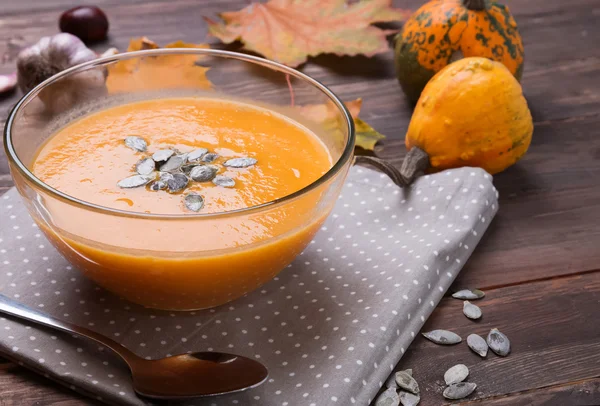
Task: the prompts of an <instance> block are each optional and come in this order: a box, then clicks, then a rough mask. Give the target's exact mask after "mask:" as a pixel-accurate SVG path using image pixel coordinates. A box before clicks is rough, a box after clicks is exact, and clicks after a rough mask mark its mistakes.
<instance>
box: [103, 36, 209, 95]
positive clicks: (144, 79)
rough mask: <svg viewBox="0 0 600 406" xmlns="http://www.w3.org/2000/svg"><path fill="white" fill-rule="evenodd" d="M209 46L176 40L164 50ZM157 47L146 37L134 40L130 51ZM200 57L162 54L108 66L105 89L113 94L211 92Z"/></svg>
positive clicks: (126, 60) (128, 49)
mask: <svg viewBox="0 0 600 406" xmlns="http://www.w3.org/2000/svg"><path fill="white" fill-rule="evenodd" d="M208 47H209V46H208V45H206V44H190V43H187V42H183V41H176V42H173V43H170V44H167V45H165V46H164V47H163V48H208ZM158 48H160V47H159V46H158V44H156V43H155V42H154V41H152V40H150V39H148V38H146V37H141V38H133V39H132V40H131V41H130V42H129V47H128V48H127V51H128V52H132V51H140V50H147V49H158ZM198 59H199V56H198V55H193V54H189V55H186V54H178V55H160V56H152V57H145V58H135V59H125V60H123V61H120V62H118V63H116V64H114V65H110V66H109V67H108V77H107V79H106V86H107V88H108V91H109V92H110V93H124V92H135V91H142V90H158V89H169V88H172V89H175V88H192V89H194V88H196V89H210V88H211V83H210V81H209V80H208V78H207V77H206V72H207V71H208V68H207V67H204V66H200V65H199V64H198V63H197V62H198Z"/></svg>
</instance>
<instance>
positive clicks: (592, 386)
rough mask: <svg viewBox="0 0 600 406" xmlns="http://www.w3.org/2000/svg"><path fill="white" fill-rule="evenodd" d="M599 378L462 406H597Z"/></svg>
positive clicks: (599, 391)
mask: <svg viewBox="0 0 600 406" xmlns="http://www.w3.org/2000/svg"><path fill="white" fill-rule="evenodd" d="M599 399H600V378H594V379H586V380H584V381H581V382H576V383H569V384H566V385H557V386H552V387H548V388H543V389H538V390H532V391H527V392H523V393H517V394H514V395H510V396H503V397H500V398H497V399H486V400H485V401H474V402H464V403H462V405H465V406H467V405H473V406H478V405H482V404H484V403H485V405H486V406H543V405H561V406H562V405H577V406H597V405H598V404H599V402H600V400H599Z"/></svg>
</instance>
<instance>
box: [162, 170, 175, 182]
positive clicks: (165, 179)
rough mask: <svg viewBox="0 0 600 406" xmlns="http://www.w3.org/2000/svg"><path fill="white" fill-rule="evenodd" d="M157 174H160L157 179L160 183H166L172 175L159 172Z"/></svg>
mask: <svg viewBox="0 0 600 406" xmlns="http://www.w3.org/2000/svg"><path fill="white" fill-rule="evenodd" d="M159 174H160V177H159V179H160V180H162V181H164V182H166V181H168V180H169V179H173V174H172V173H169V172H159Z"/></svg>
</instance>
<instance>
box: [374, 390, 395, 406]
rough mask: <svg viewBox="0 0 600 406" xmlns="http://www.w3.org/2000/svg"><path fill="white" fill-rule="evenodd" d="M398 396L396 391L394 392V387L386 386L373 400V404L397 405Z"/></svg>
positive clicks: (383, 405) (377, 405) (382, 405)
mask: <svg viewBox="0 0 600 406" xmlns="http://www.w3.org/2000/svg"><path fill="white" fill-rule="evenodd" d="M399 405H400V398H399V397H398V393H396V389H394V388H388V389H386V390H385V391H383V392H381V394H380V395H379V396H377V399H376V400H375V406H399Z"/></svg>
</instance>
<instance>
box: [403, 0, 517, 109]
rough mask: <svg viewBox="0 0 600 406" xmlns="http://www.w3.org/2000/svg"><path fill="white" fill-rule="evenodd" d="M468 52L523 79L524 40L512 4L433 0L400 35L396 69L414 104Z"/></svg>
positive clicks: (420, 10)
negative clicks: (438, 75) (430, 83)
mask: <svg viewBox="0 0 600 406" xmlns="http://www.w3.org/2000/svg"><path fill="white" fill-rule="evenodd" d="M463 56H464V57H469V56H480V57H485V58H489V59H491V60H494V61H497V62H501V63H502V64H504V66H506V67H507V68H508V70H509V71H510V72H511V73H512V74H513V75H514V76H515V78H517V80H520V79H521V75H522V72H523V42H522V40H521V36H520V34H519V31H518V29H517V23H516V22H515V20H514V18H513V17H512V15H511V13H510V11H509V10H508V7H506V6H504V5H502V4H498V3H496V2H495V1H491V0H432V1H429V2H428V3H426V4H424V5H423V6H422V7H421V8H419V9H418V10H417V11H416V12H415V13H414V14H413V15H412V16H411V17H410V19H409V20H408V21H407V22H406V23H405V24H404V27H403V29H402V32H401V33H400V34H398V36H397V37H396V45H395V63H396V73H397V76H398V80H399V81H400V85H401V86H402V89H403V90H404V92H405V93H406V95H407V96H408V98H409V99H410V100H411V101H412V102H413V103H414V102H416V101H417V100H418V98H419V96H420V95H421V91H422V90H423V88H424V87H425V85H426V84H427V82H428V81H429V80H430V79H431V78H432V77H433V75H435V74H436V73H437V72H439V71H440V70H442V69H443V68H444V67H445V66H446V65H448V64H449V63H450V62H452V61H453V60H456V59H459V58H461V57H463Z"/></svg>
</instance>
